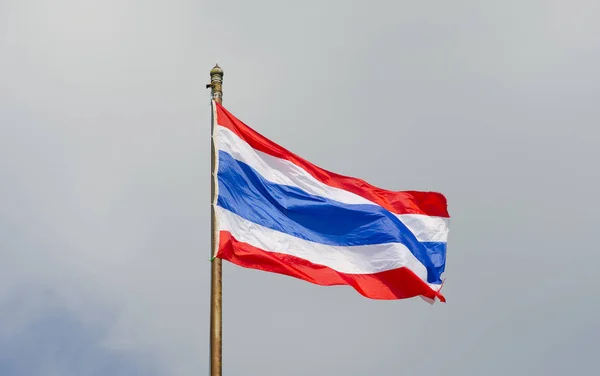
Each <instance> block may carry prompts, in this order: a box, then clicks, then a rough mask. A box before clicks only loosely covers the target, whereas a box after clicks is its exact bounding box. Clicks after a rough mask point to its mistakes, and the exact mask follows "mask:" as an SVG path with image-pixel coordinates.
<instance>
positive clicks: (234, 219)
mask: <svg viewBox="0 0 600 376" xmlns="http://www.w3.org/2000/svg"><path fill="white" fill-rule="evenodd" d="M215 209H216V213H217V217H218V218H219V222H218V223H219V230H220V231H229V232H230V233H231V235H232V236H233V237H234V238H235V239H237V240H238V241H240V242H243V243H248V244H250V245H251V246H253V247H256V248H259V249H262V250H263V251H266V252H276V253H281V254H285V255H290V256H294V257H299V258H301V259H304V260H307V261H310V262H311V263H313V264H317V265H323V266H327V267H328V268H331V269H333V270H336V271H338V272H340V273H347V274H374V273H378V272H384V271H387V270H392V269H398V268H401V267H406V268H408V269H410V270H412V271H413V272H414V273H415V274H416V275H417V276H418V277H419V278H421V279H422V280H423V281H424V282H427V269H426V268H425V266H423V264H421V263H420V262H419V260H417V258H416V257H415V256H414V255H413V254H412V253H410V251H409V250H408V248H407V247H406V246H405V245H404V244H401V243H389V244H377V245H368V246H351V247H348V246H331V245H325V244H320V243H314V242H311V241H308V240H304V239H300V238H297V237H295V236H291V235H288V234H285V233H283V232H279V231H276V230H271V229H269V228H266V227H263V226H260V225H257V224H256V223H254V222H250V221H248V220H246V219H244V218H242V217H240V216H238V215H236V214H234V213H232V212H230V211H228V210H227V209H224V208H222V207H220V206H217V207H216V208H215Z"/></svg>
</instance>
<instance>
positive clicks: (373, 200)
mask: <svg viewBox="0 0 600 376" xmlns="http://www.w3.org/2000/svg"><path fill="white" fill-rule="evenodd" d="M213 109H214V116H215V127H214V130H213V141H214V143H215V153H216V154H217V155H216V156H215V157H216V158H215V160H216V161H217V165H216V171H215V173H214V178H215V179H216V181H215V185H216V187H217V188H216V189H217V195H216V202H214V203H213V205H214V209H215V215H216V234H217V245H218V246H217V251H216V254H215V255H214V256H215V257H218V258H221V259H223V260H227V261H229V262H231V263H234V264H236V265H239V266H242V267H247V268H253V269H259V270H263V271H268V272H273V273H279V274H285V275H288V276H292V277H295V278H299V279H302V280H305V281H308V282H311V283H314V284H318V285H323V286H332V285H350V286H352V287H353V288H354V289H356V290H357V291H358V292H359V293H360V294H362V295H364V296H366V297H368V298H372V299H403V298H410V297H415V296H421V297H423V298H426V299H429V300H434V299H436V298H437V299H439V300H440V301H445V298H444V297H443V295H442V294H441V293H440V289H441V286H442V273H443V272H444V268H445V263H446V242H447V238H448V220H449V214H448V211H447V204H446V199H445V197H444V196H443V195H441V194H439V193H434V192H417V191H401V192H395V191H388V190H384V189H381V188H377V187H374V186H372V185H370V184H368V183H367V182H365V181H363V180H360V179H356V178H352V177H348V176H342V175H339V174H335V173H333V172H330V171H326V170H324V169H322V168H320V167H317V166H315V165H314V164H312V163H310V162H308V161H306V160H304V159H302V158H300V157H299V156H297V155H295V154H293V153H291V152H290V151H288V150H286V149H284V148H283V147H281V146H279V145H277V144H275V143H274V142H272V141H270V140H268V139H267V138H265V137H263V136H262V135H260V134H258V133H257V132H256V131H254V130H252V129H251V128H250V127H248V126H247V125H245V124H244V123H243V122H241V121H240V120H238V119H237V118H235V117H234V116H233V115H232V114H231V113H230V112H228V111H227V110H226V109H225V108H224V107H223V106H222V105H220V104H219V103H217V102H214V101H213Z"/></svg>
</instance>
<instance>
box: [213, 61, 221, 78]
mask: <svg viewBox="0 0 600 376" xmlns="http://www.w3.org/2000/svg"><path fill="white" fill-rule="evenodd" d="M210 75H211V76H214V75H218V76H221V77H222V76H223V69H221V67H220V66H219V64H215V67H214V68H213V69H211V70H210Z"/></svg>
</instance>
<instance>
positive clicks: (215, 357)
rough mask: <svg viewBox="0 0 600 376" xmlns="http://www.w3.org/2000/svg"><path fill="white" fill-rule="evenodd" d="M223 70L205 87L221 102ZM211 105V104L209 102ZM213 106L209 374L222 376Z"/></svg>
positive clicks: (214, 73)
mask: <svg viewBox="0 0 600 376" xmlns="http://www.w3.org/2000/svg"><path fill="white" fill-rule="evenodd" d="M222 83H223V70H222V69H221V68H219V66H218V65H216V66H215V67H214V68H213V69H212V70H211V71H210V84H209V85H207V87H210V88H211V97H212V99H214V101H215V102H218V103H222V98H223V91H222ZM211 107H212V104H211ZM215 115H216V114H215V112H214V108H213V111H212V121H211V142H210V144H211V154H210V164H211V179H210V181H211V187H210V192H211V209H210V214H211V225H210V228H211V259H212V262H211V269H210V275H211V277H210V376H222V344H223V341H222V330H223V323H222V318H223V310H222V299H223V290H222V286H223V281H222V264H221V259H220V258H213V257H214V255H215V252H216V250H217V247H218V244H216V241H217V234H216V231H217V226H216V217H215V209H214V206H213V203H214V202H215V198H216V189H215V188H216V187H215V179H214V177H215V174H216V171H215V166H216V161H215V144H214V140H213V138H212V135H213V132H214V128H215V126H216V124H215V122H216V118H215Z"/></svg>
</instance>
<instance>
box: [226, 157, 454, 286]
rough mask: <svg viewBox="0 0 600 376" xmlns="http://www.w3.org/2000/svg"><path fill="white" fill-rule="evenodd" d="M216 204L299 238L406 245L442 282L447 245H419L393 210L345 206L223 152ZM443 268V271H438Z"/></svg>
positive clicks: (430, 278)
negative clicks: (281, 181)
mask: <svg viewBox="0 0 600 376" xmlns="http://www.w3.org/2000/svg"><path fill="white" fill-rule="evenodd" d="M218 181H219V197H218V200H217V205H219V206H221V207H223V208H225V209H227V210H229V211H231V212H233V213H235V214H237V215H239V216H240V217H242V218H245V219H247V220H248V221H251V222H254V223H257V224H259V225H261V226H263V227H267V228H270V229H272V230H276V231H280V232H284V233H286V234H289V235H292V236H296V237H298V238H301V239H305V240H309V241H312V242H316V243H321V244H328V245H335V246H357V245H371V244H384V243H402V244H404V245H406V247H407V248H408V249H409V250H410V252H411V253H412V254H413V255H415V257H416V258H417V259H418V260H419V261H420V262H421V263H422V264H423V265H424V266H425V268H426V269H427V275H428V278H427V279H428V282H429V283H441V280H440V275H441V271H443V267H444V264H445V258H446V257H445V256H446V251H445V249H446V246H445V243H421V242H419V241H418V240H417V239H416V237H415V236H414V234H413V233H412V232H411V231H410V230H409V229H408V228H407V227H406V226H405V225H404V224H403V223H402V222H401V221H400V220H399V219H398V218H397V217H396V216H395V215H394V214H393V213H391V212H389V211H388V210H386V209H384V208H382V207H380V206H378V205H369V204H364V205H363V204H360V205H354V204H345V203H341V202H338V201H334V200H330V199H327V198H323V197H320V196H314V195H311V194H308V193H306V192H305V191H303V190H301V189H299V188H297V187H291V186H286V185H280V184H274V183H271V182H269V181H267V180H265V179H264V178H263V177H262V176H261V175H260V174H259V173H258V172H257V171H256V170H254V169H253V168H251V167H250V166H248V165H247V164H245V163H242V162H240V161H237V160H235V159H234V158H233V157H232V156H231V155H230V154H228V153H226V152H224V151H219V171H218ZM440 270H441V271H440Z"/></svg>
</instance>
